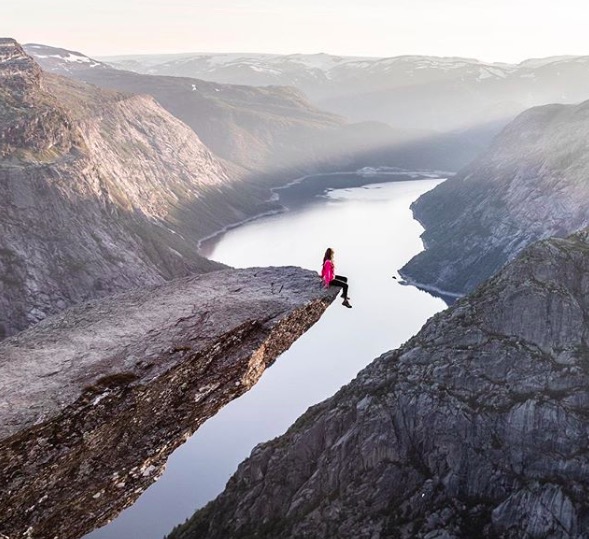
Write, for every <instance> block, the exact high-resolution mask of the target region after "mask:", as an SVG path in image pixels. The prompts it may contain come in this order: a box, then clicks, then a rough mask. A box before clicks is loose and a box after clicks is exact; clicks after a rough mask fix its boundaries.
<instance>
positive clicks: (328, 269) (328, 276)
mask: <svg viewBox="0 0 589 539" xmlns="http://www.w3.org/2000/svg"><path fill="white" fill-rule="evenodd" d="M334 277H335V268H334V267H333V262H332V261H331V260H326V261H325V262H323V269H322V270H321V278H322V279H323V284H325V286H329V283H330V282H331V281H333V278H334Z"/></svg>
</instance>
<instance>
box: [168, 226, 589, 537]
mask: <svg viewBox="0 0 589 539" xmlns="http://www.w3.org/2000/svg"><path fill="white" fill-rule="evenodd" d="M588 275H589V231H585V232H584V233H582V234H578V235H576V236H573V237H570V238H568V239H551V240H546V241H543V242H540V243H537V244H535V245H534V246H532V247H530V248H528V249H527V250H526V251H525V252H524V253H522V254H521V255H520V257H518V258H517V260H515V261H514V262H513V263H511V264H510V265H509V266H507V267H506V268H505V269H504V270H503V271H502V272H501V273H500V274H499V275H498V276H497V277H495V278H493V279H492V280H491V281H489V282H488V283H486V284H484V285H483V286H481V287H480V288H479V289H478V290H477V291H476V292H475V293H474V294H473V295H471V296H469V297H467V298H465V299H463V300H461V301H459V302H458V303H456V304H455V305H454V306H453V307H451V308H450V309H448V310H447V311H445V312H443V313H440V314H438V315H436V316H435V317H434V318H432V319H431V320H430V321H428V322H427V324H426V325H425V326H424V328H423V329H422V330H421V331H420V333H419V334H417V335H416V336H415V337H414V338H412V339H411V340H410V341H409V342H407V343H406V344H405V345H404V346H403V347H402V348H400V349H399V350H396V351H393V352H388V353H386V354H383V355H382V356H381V357H380V358H378V359H377V360H375V361H374V362H373V363H372V364H371V365H370V366H369V367H367V368H366V369H364V370H363V371H362V372H361V373H360V374H359V375H358V377H357V378H356V379H355V380H353V381H352V382H351V383H350V384H349V385H348V386H346V387H344V388H342V389H341V390H340V391H339V392H338V393H337V394H336V395H335V396H334V397H332V398H331V399H329V400H327V401H325V402H323V403H321V404H319V405H317V406H315V407H313V408H311V409H310V410H309V411H308V412H307V413H306V414H305V415H303V416H302V417H301V418H300V419H299V420H298V421H297V422H296V423H295V424H294V425H293V426H292V427H291V428H290V429H289V431H288V432H287V433H286V434H285V435H283V436H281V437H279V438H276V439H275V440H272V441H270V442H268V443H266V444H262V445H260V446H258V447H256V448H255V449H254V450H253V451H252V455H251V456H250V458H249V459H248V460H246V461H245V462H244V463H242V464H241V465H240V466H239V469H238V471H237V473H236V474H235V475H234V476H233V478H232V479H231V480H230V481H229V482H228V484H227V488H226V490H225V492H224V493H223V494H221V495H220V496H219V497H218V498H217V499H216V500H215V501H213V502H211V503H210V504H209V505H208V506H206V507H205V508H204V509H202V510H201V511H199V512H198V513H197V514H196V515H195V516H194V517H193V518H192V519H191V520H190V521H188V522H187V523H186V524H185V525H183V526H180V527H178V528H177V529H176V530H175V531H174V532H173V533H172V534H171V535H170V536H169V537H170V538H173V539H180V538H182V539H186V538H196V537H198V538H199V539H204V538H217V537H218V538H221V537H231V538H233V539H237V538H245V537H272V538H275V539H281V538H291V537H313V538H333V537H338V538H342V539H345V538H354V539H357V538H371V539H380V538H383V539H384V538H392V537H395V538H403V539H405V538H407V539H409V538H428V539H434V538H440V539H441V538H447V539H458V538H463V539H467V538H468V539H470V538H473V537H480V538H489V539H490V538H521V537H528V538H547V537H550V538H553V539H556V538H586V537H587V529H589V516H588V515H589V502H588V498H587V492H588V490H589V474H588V470H589V450H588V448H587V436H588V435H589V421H588V418H589V394H588V391H587V387H589V368H588V365H589V363H588V362H589V356H588V355H587V350H588V347H587V339H588V338H589V326H588V325H587V320H588V315H589V278H588Z"/></svg>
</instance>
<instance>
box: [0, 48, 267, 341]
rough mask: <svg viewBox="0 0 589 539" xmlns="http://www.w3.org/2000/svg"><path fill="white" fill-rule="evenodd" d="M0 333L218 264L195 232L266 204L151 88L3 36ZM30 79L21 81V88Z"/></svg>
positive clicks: (212, 228) (219, 225) (207, 231)
mask: <svg viewBox="0 0 589 539" xmlns="http://www.w3.org/2000/svg"><path fill="white" fill-rule="evenodd" d="M0 77H2V78H3V80H14V81H17V82H18V83H14V84H7V85H6V86H2V90H1V91H0V112H1V116H0V215H1V218H0V339H1V338H4V337H6V336H8V335H12V334H14V333H15V332H17V331H19V330H22V329H25V328H27V327H28V326H30V325H31V324H34V323H36V322H38V321H39V320H41V319H43V318H44V317H45V316H48V315H50V314H54V313H56V312H59V311H60V310H63V309H64V308H66V307H67V306H70V305H73V304H76V303H79V302H82V301H87V300H90V299H93V298H99V297H104V296H107V295H109V294H112V293H116V292H120V291H122V290H127V289H129V288H133V287H137V286H145V285H153V284H157V283H162V282H164V281H165V280H168V279H171V278H174V277H180V276H185V275H188V274H190V273H194V272H201V271H210V270H212V269H218V268H219V267H220V265H219V264H215V263H213V262H211V261H209V260H206V259H204V258H203V257H201V256H199V255H198V240H199V239H200V238H202V237H204V236H206V235H209V234H211V233H212V232H214V231H216V230H218V229H220V228H222V227H223V226H225V225H227V224H229V223H232V222H236V221H240V220H242V219H244V218H245V217H247V216H251V215H253V214H255V213H257V212H258V211H260V200H261V199H262V198H263V196H264V195H263V193H260V192H259V190H257V189H256V188H255V187H248V186H243V185H242V186H236V182H235V179H236V178H235V177H233V176H231V175H230V173H229V172H228V170H227V169H226V167H225V166H224V164H222V163H221V162H220V161H219V160H218V159H216V158H215V157H214V156H213V155H212V154H211V152H210V151H209V150H208V149H207V148H206V147H205V146H204V145H203V144H202V143H201V141H200V140H199V139H198V137H197V136H196V135H195V134H194V132H193V131H192V130H191V129H190V128H188V127H187V126H186V125H184V124H183V123H182V122H180V121H179V120H178V119H176V118H175V117H173V116H172V115H171V114H169V113H168V112H166V111H165V110H163V109H162V108H161V107H160V106H159V105H157V103H156V102H155V101H154V100H153V99H152V98H151V97H147V96H133V95H129V94H122V93H118V92H113V91H107V90H101V89H98V88H96V87H93V86H90V85H87V84H83V83H78V82H75V81H71V80H68V79H65V78H62V77H58V76H55V75H48V74H43V73H41V71H40V69H39V67H38V66H37V64H36V63H35V62H34V61H33V60H32V59H31V58H29V57H27V56H26V55H25V54H24V52H23V51H22V49H21V48H20V47H19V46H18V44H16V42H14V41H12V40H4V41H2V42H0ZM23 88H24V89H23Z"/></svg>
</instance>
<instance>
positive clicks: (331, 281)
mask: <svg viewBox="0 0 589 539" xmlns="http://www.w3.org/2000/svg"><path fill="white" fill-rule="evenodd" d="M333 255H334V250H333V249H331V248H328V249H327V251H325V256H324V257H323V269H322V270H321V278H322V279H323V283H324V284H325V286H326V287H327V286H339V287H341V289H342V298H344V301H343V303H342V305H343V306H344V307H348V308H349V309H351V308H352V306H351V305H350V298H349V297H348V278H347V277H343V276H342V275H336V274H335V264H334V263H333Z"/></svg>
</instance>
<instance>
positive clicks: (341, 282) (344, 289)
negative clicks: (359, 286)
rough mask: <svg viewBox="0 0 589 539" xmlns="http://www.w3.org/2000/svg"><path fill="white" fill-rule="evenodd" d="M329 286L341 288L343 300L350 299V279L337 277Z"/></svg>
mask: <svg viewBox="0 0 589 539" xmlns="http://www.w3.org/2000/svg"><path fill="white" fill-rule="evenodd" d="M329 286H341V288H342V298H347V297H348V278H347V277H344V276H343V275H336V276H335V277H334V278H333V279H332V280H331V281H329Z"/></svg>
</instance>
